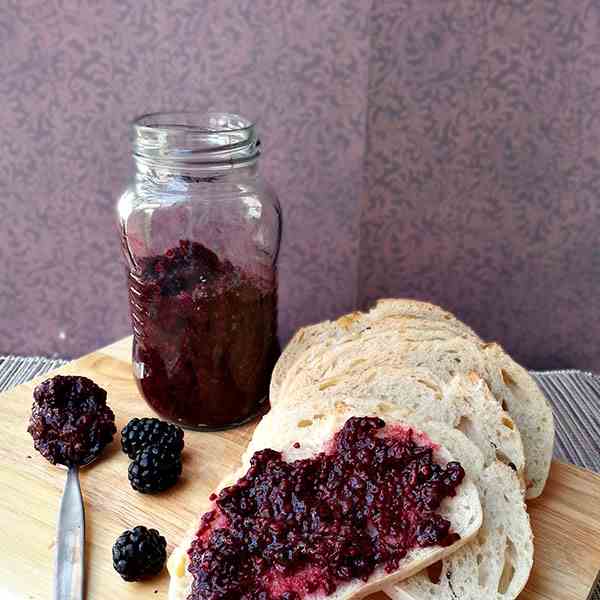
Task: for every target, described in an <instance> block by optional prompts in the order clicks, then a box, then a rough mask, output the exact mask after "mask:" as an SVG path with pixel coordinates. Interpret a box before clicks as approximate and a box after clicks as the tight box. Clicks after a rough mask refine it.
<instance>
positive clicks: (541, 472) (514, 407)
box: [482, 344, 555, 498]
mask: <svg viewBox="0 0 600 600" xmlns="http://www.w3.org/2000/svg"><path fill="white" fill-rule="evenodd" d="M482 351H483V354H484V356H485V358H486V364H487V367H488V373H489V376H488V381H489V384H490V388H491V390H492V393H493V394H494V395H495V397H496V398H498V399H499V401H500V402H501V403H502V405H503V406H504V407H505V409H506V410H507V411H508V412H509V413H510V414H511V415H512V417H513V418H514V420H515V423H516V424H517V427H518V428H519V431H520V432H521V437H522V438H523V447H524V450H525V457H526V459H527V473H526V475H527V479H528V481H527V497H528V498H537V497H538V496H539V495H540V494H541V493H542V491H543V490H544V486H545V485H546V481H547V479H548V475H549V473H550V465H551V463H552V452H553V449H554V436H555V430H554V416H553V414H552V407H551V406H550V404H549V402H548V400H547V399H546V396H544V393H543V392H542V390H541V389H540V388H539V386H538V384H537V383H536V381H535V380H534V379H533V377H532V376H531V375H530V374H529V373H528V372H527V371H526V370H525V369H524V368H523V367H522V366H521V365H519V364H518V363H516V362H515V361H514V360H513V359H512V358H511V357H510V356H509V355H508V354H507V353H506V352H505V351H504V350H503V349H502V347H501V346H500V345H498V344H484V345H483V346H482Z"/></svg>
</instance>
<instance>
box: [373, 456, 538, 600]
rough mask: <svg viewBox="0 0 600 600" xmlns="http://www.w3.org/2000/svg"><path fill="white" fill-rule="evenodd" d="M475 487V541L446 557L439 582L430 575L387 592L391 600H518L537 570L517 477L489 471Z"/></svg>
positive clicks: (499, 468) (496, 467)
mask: <svg viewBox="0 0 600 600" xmlns="http://www.w3.org/2000/svg"><path fill="white" fill-rule="evenodd" d="M477 486H478V489H479V494H480V498H481V503H482V507H483V525H482V526H481V529H480V530H479V533H478V534H477V537H476V538H475V540H473V541H472V542H470V543H469V544H467V545H466V546H464V547H463V548H461V549H460V550H459V551H458V552H456V553H455V554H452V555H451V556H448V557H446V558H445V559H444V560H443V561H442V563H441V565H439V567H440V569H439V570H437V572H436V577H431V575H430V573H428V572H427V571H422V572H421V573H419V574H417V575H415V576H413V577H411V578H410V579H406V580H404V581H402V582H401V583H399V584H396V585H393V586H387V587H385V588H384V591H385V593H386V594H387V595H388V596H389V597H390V598H392V600H434V599H435V600H483V599H485V600H514V599H515V598H517V596H518V595H519V594H520V593H521V591H522V589H523V588H524V587H525V584H526V583H527V579H528V578H529V574H530V572H531V568H532V566H533V534H532V532H531V526H530V523H529V515H528V514H527V510H526V507H525V504H524V502H523V499H522V495H521V492H520V490H519V482H518V480H517V478H516V476H515V474H514V473H513V472H512V471H511V470H510V469H509V468H508V467H506V465H503V464H502V463H495V464H493V465H490V466H489V467H487V468H486V469H485V470H484V471H483V472H482V473H481V475H480V477H479V479H478V481H477Z"/></svg>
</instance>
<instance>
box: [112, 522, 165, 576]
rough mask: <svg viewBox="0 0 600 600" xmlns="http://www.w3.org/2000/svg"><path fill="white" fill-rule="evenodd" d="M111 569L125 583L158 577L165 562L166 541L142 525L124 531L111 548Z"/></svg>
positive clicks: (154, 530) (153, 530)
mask: <svg viewBox="0 0 600 600" xmlns="http://www.w3.org/2000/svg"><path fill="white" fill-rule="evenodd" d="M112 558H113V567H114V568H115V570H116V571H117V573H118V574H119V575H120V576H121V577H122V578H123V579H124V580H125V581H139V580H140V579H145V578H146V577H150V576H152V575H158V574H159V573H160V572H161V571H162V568H163V566H164V564H165V561H166V560H167V541H166V540H165V538H164V537H163V536H162V535H160V534H159V533H158V531H156V529H146V527H144V526H143V525H139V526H138V527H134V528H133V529H132V530H127V531H124V532H123V533H122V534H121V535H120V536H119V537H118V538H117V540H116V542H115V543H114V545H113V547H112Z"/></svg>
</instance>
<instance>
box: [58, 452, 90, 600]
mask: <svg viewBox="0 0 600 600" xmlns="http://www.w3.org/2000/svg"><path fill="white" fill-rule="evenodd" d="M93 460H94V459H93V458H92V459H91V460H90V461H89V462H87V463H86V465H89V464H90V463H91V462H92V461H93ZM86 465H82V466H86ZM67 468H68V473H67V481H66V483H65V489H64V491H63V495H62V499H61V501H60V512H59V515H58V527H57V531H56V561H55V563H54V600H83V599H84V593H85V570H84V569H85V511H84V509H83V496H82V495H81V486H80V485H79V466H78V465H71V466H69V467H67Z"/></svg>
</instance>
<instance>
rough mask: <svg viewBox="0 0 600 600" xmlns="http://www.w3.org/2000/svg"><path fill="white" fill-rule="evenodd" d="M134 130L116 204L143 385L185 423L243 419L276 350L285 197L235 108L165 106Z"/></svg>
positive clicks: (161, 410)
mask: <svg viewBox="0 0 600 600" xmlns="http://www.w3.org/2000/svg"><path fill="white" fill-rule="evenodd" d="M133 132H134V141H133V146H134V154H133V156H134V159H135V164H136V173H135V180H134V181H133V182H132V184H131V185H130V186H129V187H128V188H127V189H126V190H125V192H124V193H123V195H122V196H121V197H120V199H119V202H118V215H119V224H120V231H121V240H122V247H123V252H124V254H125V258H126V261H127V266H128V271H129V272H128V280H129V306H130V313H131V321H132V326H133V373H134V376H135V379H136V381H137V384H138V388H139V390H140V392H141V394H142V395H143V396H144V398H145V399H146V401H147V402H148V404H149V405H150V406H151V407H152V408H153V409H154V410H155V411H156V412H157V413H158V414H159V415H160V416H162V417H164V418H166V419H169V420H171V421H173V422H176V423H179V424H181V425H183V426H186V427H189V428H194V429H220V428H225V427H231V426H234V425H237V424H240V423H243V422H244V421H246V420H248V419H250V418H251V417H253V416H254V415H255V414H256V413H257V412H258V411H259V410H260V409H261V405H262V404H263V403H264V402H265V399H266V397H267V393H268V386H269V379H270V375H271V370H272V368H273V365H274V363H275V361H276V359H277V355H278V350H279V348H278V344H277V335H276V334H277V331H276V329H277V255H278V252H279V243H280V237H281V209H280V207H279V202H278V200H277V197H276V195H275V193H274V192H273V190H272V188H271V187H270V186H269V185H268V184H267V183H266V182H265V181H264V180H263V179H262V178H261V177H260V175H259V173H258V158H259V151H258V146H259V143H260V142H259V140H258V138H257V135H256V129H255V127H254V125H253V124H252V123H251V122H250V121H248V120H247V119H244V118H243V117H241V116H239V115H235V114H227V113H216V112H212V113H206V114H199V113H157V114H150V115H145V116H142V117H140V118H139V119H137V120H136V121H135V122H134V124H133Z"/></svg>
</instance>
